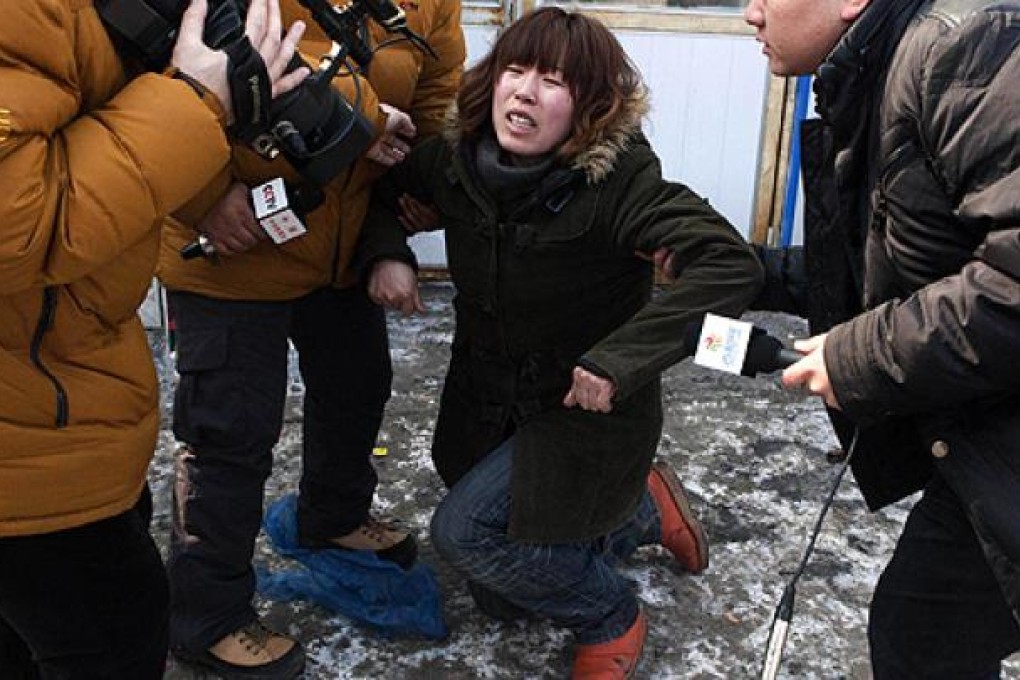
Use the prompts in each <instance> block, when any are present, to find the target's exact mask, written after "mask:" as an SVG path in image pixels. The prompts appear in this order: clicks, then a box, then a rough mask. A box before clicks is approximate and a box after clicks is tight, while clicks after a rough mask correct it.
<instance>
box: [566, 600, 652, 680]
mask: <svg viewBox="0 0 1020 680" xmlns="http://www.w3.org/2000/svg"><path fill="white" fill-rule="evenodd" d="M647 633H648V620H647V619H646V618H645V615H644V613H643V612H640V611H639V612H638V615H637V619H636V620H635V621H634V624H633V625H632V626H631V627H630V628H628V629H627V632H625V633H624V634H623V635H621V636H620V637H618V638H616V639H615V640H610V641H608V642H600V643H599V644H597V645H578V646H577V651H576V652H575V653H574V670H573V671H572V672H571V674H570V680H626V679H627V678H633V677H634V673H635V672H636V671H637V666H638V661H640V660H641V650H643V649H644V646H645V635H646V634H647Z"/></svg>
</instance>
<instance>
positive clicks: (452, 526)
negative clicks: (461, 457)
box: [432, 438, 661, 644]
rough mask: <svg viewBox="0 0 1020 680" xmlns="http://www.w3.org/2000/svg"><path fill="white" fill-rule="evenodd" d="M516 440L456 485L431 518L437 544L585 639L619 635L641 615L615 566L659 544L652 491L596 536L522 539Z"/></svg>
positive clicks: (458, 563)
mask: <svg viewBox="0 0 1020 680" xmlns="http://www.w3.org/2000/svg"><path fill="white" fill-rule="evenodd" d="M513 453H514V446H513V439H512V438H511V439H510V440H508V441H506V442H504V443H503V444H501V445H500V446H499V447H498V448H497V449H496V450H495V451H493V452H492V453H491V454H489V456H488V457H486V458H485V459H484V460H482V461H481V462H480V463H478V465H476V466H475V467H474V468H472V469H471V471H470V472H469V473H468V474H467V475H465V476H464V477H463V478H462V479H461V480H460V481H459V482H457V484H456V485H454V487H453V488H452V489H451V490H450V492H449V494H447V496H446V498H444V499H443V501H442V502H441V503H440V504H439V507H438V508H437V509H436V513H435V515H434V516H433V518H432V544H433V546H435V548H436V551H437V552H438V553H439V555H440V556H441V557H442V558H443V559H444V560H445V561H446V562H448V563H449V564H450V565H451V566H452V567H453V568H454V569H456V570H457V571H458V572H460V573H461V574H462V575H463V576H464V577H466V578H467V579H468V581H469V582H472V583H474V584H477V585H480V586H482V587H483V588H484V589H485V590H487V591H489V592H491V593H494V594H495V595H496V596H498V597H500V598H502V599H503V600H505V601H506V602H509V603H510V604H512V605H515V606H516V607H519V608H520V609H523V610H525V611H526V612H529V613H531V614H533V615H537V616H541V617H546V618H549V619H551V620H552V621H553V622H554V623H556V624H557V625H560V626H564V627H566V628H569V629H571V630H572V631H573V632H574V634H575V636H576V639H577V642H578V643H579V644H597V643H600V642H606V641H608V640H612V639H614V638H617V637H620V636H621V635H623V633H625V632H626V631H627V629H628V628H630V627H631V626H632V625H633V623H634V621H635V619H636V618H637V615H638V603H637V598H636V597H635V595H634V592H633V591H632V588H631V584H630V583H629V582H628V581H627V580H626V579H625V578H623V576H621V575H620V574H619V573H617V571H616V566H617V564H619V562H620V561H621V560H624V559H625V558H627V557H628V556H630V555H631V554H632V553H633V552H634V550H635V549H636V548H637V547H638V546H640V545H647V544H651V543H658V542H659V540H660V535H661V529H660V524H659V515H658V510H657V509H656V507H655V503H654V501H653V500H652V498H651V496H650V495H649V494H648V492H647V491H646V492H645V494H644V496H643V497H642V499H641V502H640V504H639V505H638V508H637V510H636V511H635V512H634V514H633V516H631V518H630V519H629V520H628V521H627V522H626V523H625V524H624V525H623V526H620V527H619V528H617V529H616V530H615V531H613V532H612V533H610V534H608V535H606V536H602V537H600V538H598V539H596V540H593V541H585V542H579V543H560V544H535V543H521V542H518V541H514V540H512V539H511V538H510V537H509V536H508V534H507V526H508V522H509V517H510V502H511V499H510V471H511V468H512V466H513Z"/></svg>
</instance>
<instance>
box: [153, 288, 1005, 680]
mask: <svg viewBox="0 0 1020 680" xmlns="http://www.w3.org/2000/svg"><path fill="white" fill-rule="evenodd" d="M423 297H424V300H425V302H426V305H427V307H428V313H427V314H426V315H424V316H420V317H414V318H410V319H404V318H399V317H392V318H391V319H390V328H391V343H392V350H391V352H392V356H393V363H394V372H395V380H394V392H393V397H392V399H391V401H390V403H389V407H388V412H387V418H386V422H385V423H384V426H383V431H382V432H381V434H380V437H379V442H378V445H379V447H381V448H385V450H386V455H384V456H377V457H376V458H375V462H376V465H377V469H378V471H379V475H380V478H381V483H380V486H379V490H378V494H377V495H378V498H377V508H376V509H377V511H378V512H379V513H380V514H384V515H392V516H394V517H397V518H400V519H401V520H402V521H403V522H404V523H405V524H406V525H407V526H409V527H411V528H413V529H414V530H415V531H416V532H417V533H418V536H419V540H420V542H421V544H422V545H421V559H422V560H424V561H425V562H426V563H428V564H430V565H432V566H433V567H434V569H435V571H436V574H437V576H438V579H439V583H440V587H441V590H442V594H443V598H444V608H445V616H446V621H447V624H448V625H449V627H450V631H451V634H450V636H449V638H448V639H446V640H444V641H442V642H434V641H427V640H414V639H396V640H393V639H385V638H383V637H381V636H379V635H378V634H375V633H373V632H371V631H367V630H365V629H364V628H361V627H358V626H355V625H354V624H352V623H351V622H350V621H349V620H346V619H344V618H341V617H338V616H333V615H330V614H329V613H327V612H326V611H325V610H323V609H321V608H320V607H318V606H316V605H312V604H307V603H298V604H291V603H278V602H268V601H260V603H259V606H260V608H261V610H262V611H263V613H264V615H265V617H266V619H267V620H268V621H269V622H270V623H271V624H272V625H274V626H276V627H278V628H279V629H281V630H284V631H287V632H289V633H291V634H293V635H295V636H296V637H297V638H298V639H300V640H301V641H302V643H303V644H304V645H305V646H306V648H307V650H308V667H307V670H306V672H305V677H306V678H309V679H316V680H318V679H323V680H324V679H332V678H352V679H353V678H357V679H373V680H375V679H387V680H389V679H394V680H399V679H404V678H407V679H413V680H418V679H422V680H424V679H431V678H435V679H444V680H445V679H450V680H469V679H474V678H492V679H502V678H507V679H509V678H515V679H516V678H529V679H530V678H563V677H566V676H567V675H568V673H569V668H570V660H571V657H570V636H569V634H568V633H566V632H565V631H563V630H559V629H555V628H553V627H552V626H551V625H549V624H548V623H546V622H540V621H536V622H522V623H513V624H501V623H497V622H494V621H491V620H489V619H487V618H486V617H485V616H484V615H482V614H480V613H479V612H478V611H477V610H475V608H474V605H473V603H472V601H471V599H470V597H469V596H468V593H467V591H466V589H465V588H464V586H463V584H462V583H461V582H460V581H459V580H458V579H457V577H456V576H455V575H454V574H452V573H451V572H450V571H449V570H447V569H445V568H444V566H443V565H442V564H441V563H440V562H439V561H438V559H437V558H436V556H435V554H434V552H433V551H432V550H431V546H430V545H429V543H428V540H427V526H428V520H429V517H430V515H431V512H432V509H433V508H434V507H435V505H436V503H437V501H438V500H439V498H440V497H441V495H442V486H441V484H440V481H439V479H438V477H437V476H436V474H435V471H434V469H433V468H432V464H431V462H430V460H429V456H428V451H429V442H430V437H431V432H432V427H433V424H434V422H435V416H436V409H437V404H438V396H439V389H440V387H441V385H442V380H443V374H444V370H445V366H446V360H447V357H448V351H449V343H450V339H451V333H452V329H453V323H452V318H451V315H450V305H449V301H450V297H451V289H450V287H449V285H447V284H431V285H428V286H426V287H425V289H424V291H423ZM748 318H751V319H753V320H755V321H756V322H757V323H759V325H762V326H764V327H766V328H768V329H769V330H770V331H771V332H772V333H773V334H774V335H776V336H778V337H780V338H783V339H790V338H793V337H801V336H803V335H804V333H805V332H806V329H805V327H804V325H803V322H802V321H801V320H800V319H797V318H794V317H788V316H781V315H771V314H752V315H749V317H748ZM154 344H155V345H156V349H157V362H158V363H159V364H160V366H161V376H162V378H163V382H164V388H168V387H169V384H170V382H171V380H172V378H171V376H170V373H172V372H170V371H167V370H166V367H165V366H166V364H165V359H164V356H165V355H164V353H163V351H162V344H161V338H160V337H155V338H154ZM352 387H353V388H354V389H357V387H356V386H352ZM164 391H165V397H166V398H165V400H164V401H165V405H166V410H167V412H169V408H170V402H169V393H168V390H166V389H165V390H164ZM292 392H293V395H294V399H292V400H291V404H290V406H289V409H288V410H289V413H288V418H287V424H286V426H285V431H284V434H283V437H282V438H281V441H280V443H279V446H278V448H277V451H276V467H275V472H274V475H273V477H272V479H271V481H270V483H269V485H268V488H267V494H266V496H267V504H268V502H271V501H272V500H274V499H276V498H278V497H280V496H282V495H285V494H289V493H293V492H294V491H295V490H296V486H297V479H298V473H299V470H300V460H299V458H300V457H299V442H300V400H299V398H298V397H299V395H300V392H301V385H300V381H299V379H298V378H297V376H296V371H295V372H294V382H293V385H292ZM664 396H665V403H666V422H665V433H664V436H663V439H662V442H661V445H660V450H659V456H660V457H661V458H662V459H665V460H667V461H668V462H669V463H670V464H672V465H673V466H674V467H675V468H676V470H677V471H678V472H679V473H680V476H681V478H682V479H683V481H684V484H685V486H686V488H687V490H688V493H689V495H690V497H691V500H692V503H693V504H694V506H695V510H696V511H697V512H698V513H699V514H700V516H701V518H702V521H703V522H704V524H705V526H706V528H707V530H708V533H709V535H710V537H711V566H710V567H709V569H708V570H707V571H706V572H705V573H703V574H701V575H698V576H690V575H688V574H684V573H683V572H681V571H679V570H677V569H675V568H674V567H673V566H672V564H671V561H670V559H669V557H668V555H667V554H666V553H664V552H663V551H661V549H659V548H645V549H643V550H642V551H641V552H639V554H638V555H637V556H636V559H634V560H633V562H632V563H631V564H630V565H629V566H628V568H627V570H626V574H627V575H628V576H629V577H630V578H631V579H632V580H633V581H634V584H635V588H636V589H637V592H638V593H639V597H640V599H641V601H642V603H643V606H644V608H645V610H646V612H647V613H648V617H649V622H650V630H649V637H648V641H647V643H646V647H645V654H644V659H643V661H642V665H641V668H640V671H639V677H640V678H649V679H664V678H684V679H694V678H747V677H757V676H758V674H759V672H760V668H761V660H762V656H763V650H764V647H765V642H766V636H767V634H768V628H769V624H770V622H771V618H772V615H773V610H774V607H775V605H776V603H777V601H778V598H779V595H780V593H781V592H782V589H783V586H784V584H785V581H786V579H787V577H788V576H789V574H790V573H791V572H792V571H793V569H794V568H795V567H796V564H797V562H798V560H799V559H800V556H801V553H802V551H803V549H804V546H805V544H806V541H807V537H808V533H809V531H810V529H811V526H812V525H813V523H814V522H815V519H816V517H817V513H818V511H819V508H820V506H821V502H822V499H823V498H824V496H825V494H826V492H827V490H828V488H829V485H830V483H831V480H832V479H833V478H834V474H835V473H836V471H837V469H838V465H837V464H835V463H833V462H832V461H831V460H830V459H829V456H828V454H829V453H830V452H831V451H832V450H833V449H834V448H836V446H837V443H836V441H835V439H834V437H833V435H832V434H831V431H830V429H829V426H828V421H827V419H826V416H825V413H824V411H823V409H822V408H821V406H820V405H819V403H818V402H817V401H816V400H814V399H811V398H805V397H804V396H803V395H800V394H795V393H790V392H786V391H783V390H781V389H779V388H778V386H777V379H776V378H775V377H774V376H765V377H759V378H757V379H753V380H752V379H748V378H740V377H735V376H728V375H725V374H721V373H717V372H711V371H708V370H706V369H702V368H699V367H696V366H692V365H691V364H690V362H684V363H683V364H681V365H679V366H677V367H675V368H673V369H671V370H670V371H669V372H668V373H667V374H666V376H665V380H664ZM172 451H173V443H172V436H171V435H170V433H169V431H168V430H167V429H164V431H163V435H162V437H161V442H160V449H159V452H158V454H157V458H156V462H155V464H154V465H153V468H152V473H151V481H152V486H153V491H154V493H155V497H156V501H157V503H156V518H155V522H154V527H153V528H154V532H155V534H156V536H157V539H158V540H159V541H160V543H161V545H165V543H166V536H167V532H168V529H169V509H168V505H169V495H170V492H169V484H170V482H171V474H172V473H171V470H172V467H171V460H172ZM909 507H910V503H909V501H904V502H902V503H900V504H898V505H897V506H895V507H892V508H889V509H887V510H885V511H883V512H880V513H877V514H870V513H868V512H867V510H866V509H865V507H864V503H863V501H862V500H861V498H860V495H859V493H858V492H857V489H856V487H855V485H854V483H853V481H852V479H851V478H850V477H849V475H848V477H847V479H846V480H845V481H844V482H843V484H842V486H841V487H840V490H839V492H838V494H837V496H836V500H835V503H834V505H833V508H832V511H831V512H830V515H829V517H828V518H827V519H826V521H825V524H824V528H823V531H822V534H821V537H820V539H819V541H818V544H817V546H816V550H815V554H814V557H813V558H812V559H811V562H810V564H809V566H808V569H807V572H806V574H805V575H804V577H803V578H802V579H801V581H800V583H799V586H798V589H797V602H796V610H795V616H794V619H793V623H792V626H791V629H790V636H789V640H788V642H787V645H786V654H785V659H784V663H783V668H782V672H781V674H780V677H783V678H819V679H822V678H824V679H837V678H846V679H855V680H856V679H863V678H868V677H869V671H868V664H867V646H866V639H865V625H866V616H867V603H868V599H869V594H870V591H871V588H872V587H873V585H874V583H875V580H876V578H877V577H878V574H879V573H880V571H881V569H882V566H883V564H884V563H885V561H886V559H887V558H888V556H889V554H890V551H891V550H892V547H893V545H894V542H895V538H896V535H897V533H898V531H899V528H900V526H901V525H902V522H903V521H904V519H905V517H906V514H907V511H908V509H909ZM256 560H257V561H260V562H263V563H266V564H268V565H270V566H271V567H285V566H286V565H285V564H283V562H282V561H281V559H280V558H279V557H278V556H276V555H274V554H273V553H272V551H271V549H270V548H269V547H268V546H267V544H266V542H265V541H264V540H262V539H260V542H259V545H258V547H257V554H256ZM200 677H206V676H204V675H203V674H201V673H196V672H195V671H193V670H192V669H189V668H185V667H181V666H178V665H172V666H171V667H170V669H169V671H168V673H167V680H191V679H193V678H200ZM1004 677H1006V678H1010V679H1014V680H1017V679H1020V657H1014V659H1013V660H1012V661H1011V662H1010V663H1009V664H1007V668H1006V670H1005V672H1004Z"/></svg>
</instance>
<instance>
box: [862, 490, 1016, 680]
mask: <svg viewBox="0 0 1020 680" xmlns="http://www.w3.org/2000/svg"><path fill="white" fill-rule="evenodd" d="M868 639H869V643H870V645H871V662H872V667H873V670H874V674H875V680H908V679H913V678H925V679H926V680H940V679H941V680H976V679H978V678H980V679H982V680H984V679H986V678H998V677H999V673H1000V661H1001V660H1002V659H1004V658H1006V657H1007V656H1009V655H1010V654H1011V653H1013V652H1015V651H1017V650H1018V649H1020V627H1018V625H1017V621H1016V619H1014V618H1013V615H1012V613H1011V612H1010V610H1009V608H1008V607H1007V605H1006V601H1005V598H1004V597H1003V594H1002V590H1001V589H1000V587H999V584H998V582H997V581H996V580H995V577H994V576H993V574H992V571H991V569H990V568H989V566H988V563H987V562H986V560H985V556H984V553H983V552H982V550H981V547H980V545H979V544H978V542H977V538H976V537H975V535H974V531H973V529H972V528H971V525H970V522H969V521H968V520H967V517H966V515H965V513H964V510H963V507H962V506H961V504H960V502H959V500H958V499H957V498H956V496H955V495H954V494H953V492H952V491H951V490H950V489H949V487H948V486H946V484H945V482H943V481H942V480H941V478H939V477H936V478H935V479H934V480H933V481H932V482H931V483H930V484H929V485H928V488H927V489H925V491H924V494H923V495H922V497H921V499H920V500H919V501H918V502H917V504H916V505H915V506H914V508H913V510H912V511H911V513H910V517H909V518H908V519H907V523H906V525H905V526H904V528H903V534H902V535H901V536H900V540H899V542H898V543H897V545H896V550H895V552H894V553H893V557H892V560H891V561H890V562H889V565H888V566H887V567H886V569H885V571H884V572H883V573H882V576H881V578H880V579H879V581H878V586H877V587H876V589H875V595H874V598H873V599H872V603H871V614H870V620H869V625H868Z"/></svg>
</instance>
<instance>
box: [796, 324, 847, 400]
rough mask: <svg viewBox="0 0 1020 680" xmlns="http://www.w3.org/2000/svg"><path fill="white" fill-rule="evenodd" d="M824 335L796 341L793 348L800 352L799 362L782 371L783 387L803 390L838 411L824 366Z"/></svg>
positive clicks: (834, 394) (827, 372) (827, 371)
mask: <svg viewBox="0 0 1020 680" xmlns="http://www.w3.org/2000/svg"><path fill="white" fill-rule="evenodd" d="M825 338H826V334H825V333H823V334H821V335H816V336H814V337H811V338H807V339H806V340H798V341H797V342H795V343H794V347H795V348H796V350H797V351H798V352H801V353H802V355H801V360H800V361H798V362H797V363H796V365H794V366H791V367H790V368H788V369H787V370H785V371H783V386H784V387H788V388H791V389H795V388H798V387H803V388H805V389H806V390H807V391H808V392H810V393H811V394H814V395H817V396H819V397H821V398H822V399H824V400H825V405H826V406H828V407H829V408H834V409H838V408H840V406H839V400H837V399H836V393H835V392H834V391H833V389H832V383H831V382H829V370H828V369H827V368H826V366H825Z"/></svg>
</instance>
